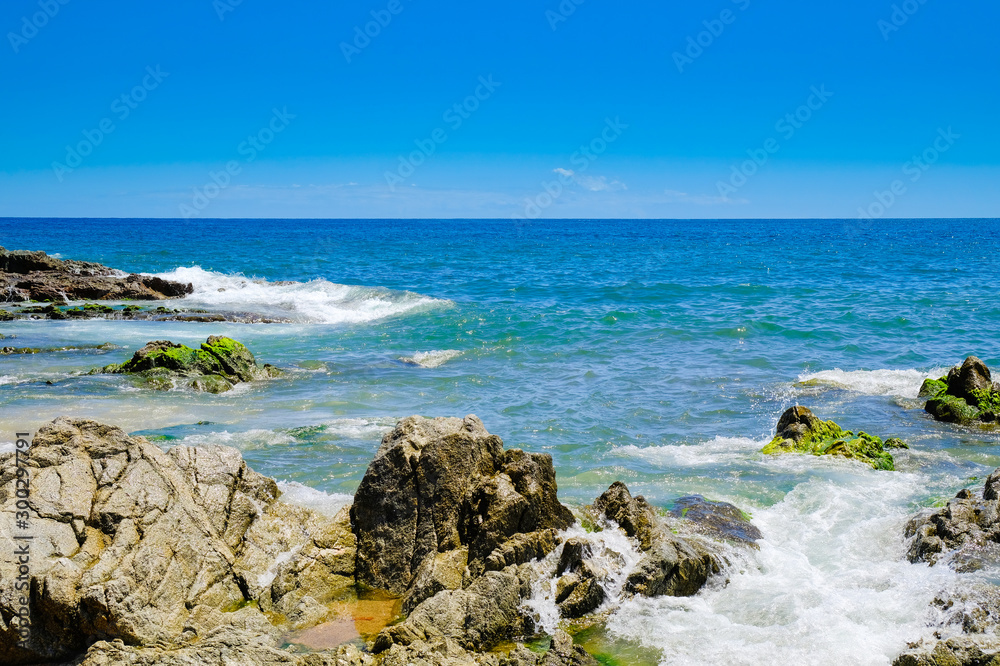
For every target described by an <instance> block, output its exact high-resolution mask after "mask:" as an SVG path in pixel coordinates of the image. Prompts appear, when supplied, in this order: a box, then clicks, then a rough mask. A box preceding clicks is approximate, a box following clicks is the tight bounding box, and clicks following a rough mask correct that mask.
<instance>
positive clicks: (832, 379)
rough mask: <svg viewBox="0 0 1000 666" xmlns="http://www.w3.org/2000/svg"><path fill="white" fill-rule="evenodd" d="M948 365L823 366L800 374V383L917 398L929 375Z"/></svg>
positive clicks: (934, 376)
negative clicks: (902, 367)
mask: <svg viewBox="0 0 1000 666" xmlns="http://www.w3.org/2000/svg"><path fill="white" fill-rule="evenodd" d="M947 372H948V369H947V368H934V369H932V370H930V371H929V372H922V371H920V370H841V369H840V368H834V369H833V370H823V371H821V372H814V373H811V374H807V375H802V376H800V377H799V381H798V382H797V383H796V387H798V388H803V387H816V386H821V387H827V388H834V389H843V390H846V391H854V392H855V393H861V394H863V395H892V396H898V397H900V398H916V397H917V393H919V392H920V385H921V384H923V383H924V380H925V379H937V378H938V377H941V376H942V375H944V374H946V373H947Z"/></svg>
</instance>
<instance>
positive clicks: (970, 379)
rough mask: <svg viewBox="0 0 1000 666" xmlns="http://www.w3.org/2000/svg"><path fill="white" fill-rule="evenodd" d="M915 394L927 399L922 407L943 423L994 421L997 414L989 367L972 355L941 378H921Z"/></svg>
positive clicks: (998, 393)
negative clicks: (921, 383) (921, 381)
mask: <svg viewBox="0 0 1000 666" xmlns="http://www.w3.org/2000/svg"><path fill="white" fill-rule="evenodd" d="M918 395H919V397H921V398H928V400H927V403H926V404H925V405H924V410H925V411H926V412H927V413H928V414H930V415H931V416H933V417H934V418H935V419H936V420H938V421H944V422H946V423H958V424H961V425H971V424H976V423H995V422H996V421H997V420H998V414H1000V383H994V382H993V379H992V376H991V374H990V369H989V368H988V367H986V364H985V363H983V362H982V361H981V360H979V359H978V358H976V357H975V356H970V357H968V358H967V359H965V361H964V362H963V363H962V365H960V366H959V365H956V366H955V367H953V368H952V369H951V370H949V371H948V374H947V375H946V376H945V377H941V378H940V379H927V380H925V381H924V383H923V386H921V387H920V393H919V394H918Z"/></svg>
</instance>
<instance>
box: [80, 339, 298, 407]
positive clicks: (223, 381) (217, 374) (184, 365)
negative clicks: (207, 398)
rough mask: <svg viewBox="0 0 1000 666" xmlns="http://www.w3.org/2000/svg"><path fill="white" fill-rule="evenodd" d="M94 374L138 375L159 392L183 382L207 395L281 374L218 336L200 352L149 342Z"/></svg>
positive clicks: (248, 352)
mask: <svg viewBox="0 0 1000 666" xmlns="http://www.w3.org/2000/svg"><path fill="white" fill-rule="evenodd" d="M95 372H101V373H108V374H122V375H137V376H140V377H142V378H144V379H146V380H147V384H148V385H149V386H150V387H152V388H159V389H168V388H171V387H172V386H173V385H174V383H175V380H179V379H183V380H187V381H186V384H187V386H189V387H190V388H193V389H195V390H198V391H205V392H207V393H223V392H225V391H228V390H229V389H231V388H232V387H233V386H234V385H235V384H238V383H240V382H250V381H255V380H260V379H268V378H271V377H276V376H277V375H278V374H280V371H279V370H278V369H277V368H275V367H274V366H272V365H270V364H264V365H259V364H258V363H257V359H255V358H254V356H253V354H251V353H250V350H249V349H247V348H246V346H244V345H243V343H241V342H237V341H236V340H233V339H232V338H226V337H221V336H217V335H213V336H211V337H209V338H208V340H207V341H206V342H204V343H202V345H201V348H200V349H192V348H191V347H188V346H186V345H182V344H177V343H176V342H170V341H169V340H156V341H155V342H149V343H146V346H144V347H143V348H142V349H140V350H138V351H137V352H135V354H133V355H132V358H131V359H129V360H128V361H126V362H125V363H121V364H118V365H108V366H105V367H103V368H101V369H100V370H98V371H95Z"/></svg>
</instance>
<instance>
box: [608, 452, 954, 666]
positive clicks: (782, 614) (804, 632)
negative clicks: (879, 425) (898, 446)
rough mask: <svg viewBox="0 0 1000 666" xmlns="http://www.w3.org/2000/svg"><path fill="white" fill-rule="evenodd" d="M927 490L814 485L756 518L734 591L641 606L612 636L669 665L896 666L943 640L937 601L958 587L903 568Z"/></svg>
mask: <svg viewBox="0 0 1000 666" xmlns="http://www.w3.org/2000/svg"><path fill="white" fill-rule="evenodd" d="M924 481H925V479H924V478H923V477H922V476H919V475H915V474H901V473H896V474H888V473H886V472H876V471H873V470H864V469H863V468H861V467H857V468H854V469H853V470H852V471H851V472H850V473H848V474H840V475H838V476H837V478H836V479H829V478H814V479H811V480H809V481H806V482H804V483H802V484H800V485H798V486H797V487H796V488H795V489H794V490H793V491H792V492H790V493H788V495H786V497H785V498H784V499H783V500H782V501H781V502H779V503H777V504H776V505H774V506H772V507H769V508H765V509H756V510H755V511H754V519H753V520H754V523H755V524H756V525H757V526H758V527H759V528H760V529H761V531H762V532H763V534H764V538H763V540H761V541H759V542H758V543H759V545H760V551H759V553H756V554H754V556H753V557H754V558H755V559H754V561H753V562H751V565H750V566H746V567H744V568H743V570H733V571H729V572H728V573H727V577H728V584H727V585H725V586H724V587H714V588H709V589H706V590H703V591H702V592H701V593H699V594H698V595H696V596H694V597H689V598H672V597H662V598H657V599H645V598H638V597H637V598H634V599H632V600H629V601H626V602H624V603H623V604H622V606H621V607H620V608H619V609H618V610H617V611H616V612H615V613H614V614H613V615H612V616H611V618H610V620H609V623H608V628H609V630H610V632H611V633H612V634H613V635H615V636H618V637H620V638H623V639H626V640H630V641H635V642H638V643H641V644H643V645H645V646H647V647H650V648H657V649H659V650H661V651H662V655H663V656H662V660H663V661H662V663H665V664H666V663H669V664H688V665H694V664H706V665H707V664H733V665H737V664H797V663H802V664H830V665H834V666H839V665H842V664H887V663H890V662H891V661H892V659H893V658H894V657H895V656H896V655H898V654H899V653H900V652H901V651H903V650H905V649H906V644H907V642H910V641H916V640H918V639H920V638H922V637H928V636H929V635H930V634H931V632H933V631H934V630H935V628H936V627H935V626H933V625H934V624H935V619H937V617H936V616H935V611H934V610H933V609H932V607H931V605H930V604H931V602H932V600H933V599H934V598H935V596H936V595H937V594H938V593H940V592H941V591H942V590H949V589H954V588H955V587H956V586H958V585H961V584H962V583H961V579H960V576H959V574H957V573H955V572H954V571H953V570H951V569H949V568H948V567H946V566H937V567H928V566H927V565H925V564H910V563H909V562H908V561H907V560H906V558H905V543H904V539H903V525H904V524H905V521H906V519H907V516H908V515H909V513H910V511H911V510H912V509H911V502H912V500H913V499H914V498H916V497H919V496H920V495H921V493H922V492H923V491H924V488H923V485H924ZM887 500H889V501H888V502H887Z"/></svg>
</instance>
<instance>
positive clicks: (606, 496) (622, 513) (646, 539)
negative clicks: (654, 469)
mask: <svg viewBox="0 0 1000 666" xmlns="http://www.w3.org/2000/svg"><path fill="white" fill-rule="evenodd" d="M594 509H595V510H596V511H597V512H598V513H600V514H601V515H603V516H604V517H605V518H608V519H609V520H613V521H615V522H616V523H618V526H619V527H621V528H622V530H624V531H625V534H627V535H629V536H630V537H634V538H636V539H638V541H639V547H640V548H641V549H642V550H648V549H649V547H650V546H651V545H652V543H653V524H654V523H655V521H656V512H655V511H653V507H651V506H650V505H649V503H648V502H647V501H646V498H645V497H643V496H642V495H638V496H637V497H634V498H633V497H632V494H631V493H630V492H629V490H628V487H627V486H626V485H625V484H624V483H622V482H621V481H615V482H614V483H613V484H611V487H610V488H608V489H607V490H606V491H604V493H603V494H602V495H601V496H600V497H598V498H597V500H595V501H594Z"/></svg>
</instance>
